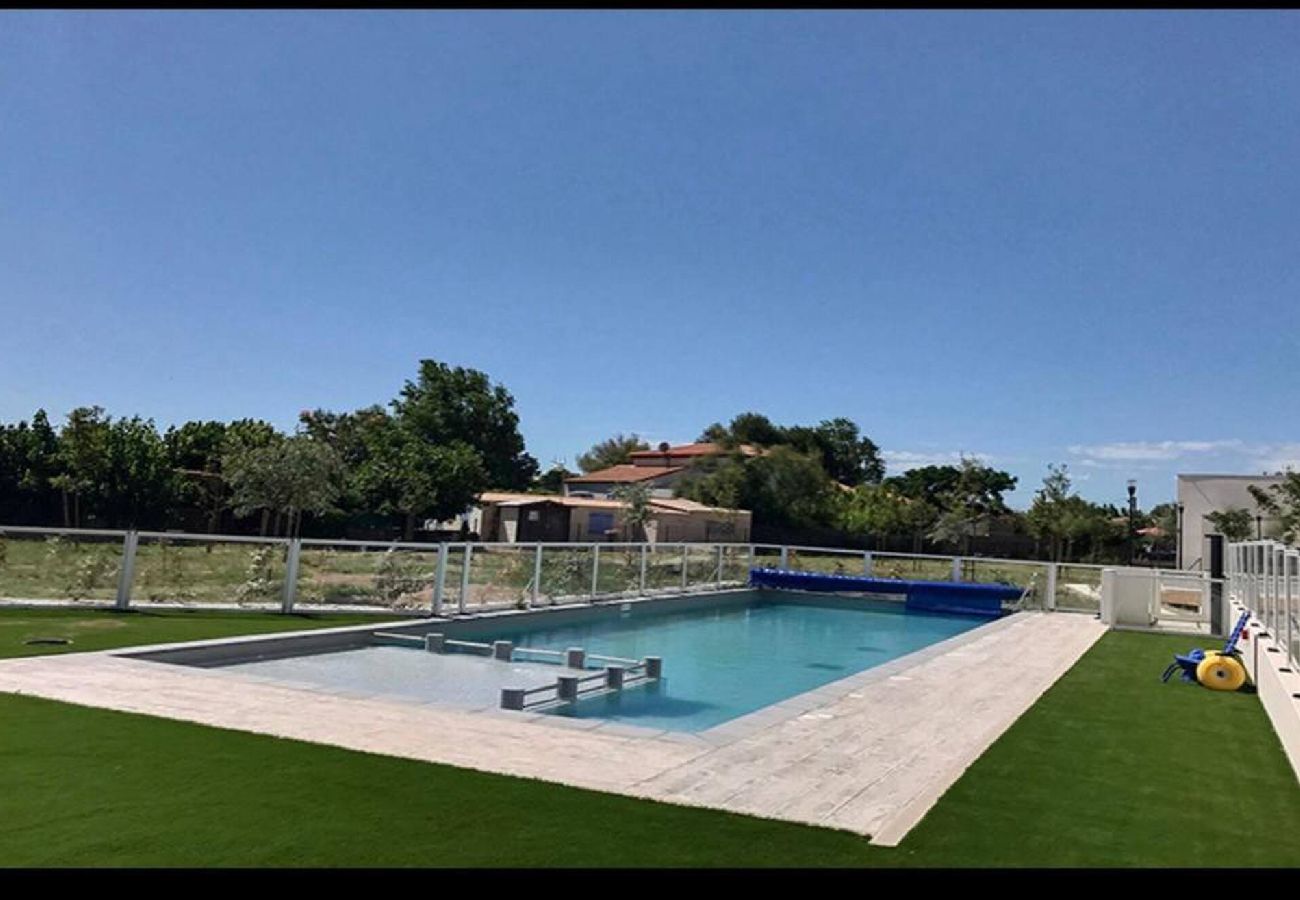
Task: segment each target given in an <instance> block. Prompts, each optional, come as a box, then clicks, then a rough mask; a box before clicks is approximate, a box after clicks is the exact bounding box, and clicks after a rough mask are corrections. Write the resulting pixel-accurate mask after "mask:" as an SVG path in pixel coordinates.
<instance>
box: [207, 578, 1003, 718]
mask: <svg viewBox="0 0 1300 900" xmlns="http://www.w3.org/2000/svg"><path fill="white" fill-rule="evenodd" d="M698 599H699V601H700V602H699V603H696V604H695V605H693V606H689V607H685V608H683V607H680V606H678V607H674V606H671V605H667V604H665V605H662V606H661V605H660V604H658V603H657V602H655V601H646V602H642V603H635V604H624V605H621V606H615V608H611V607H610V606H609V605H605V606H604V607H603V608H601V609H599V610H595V609H593V610H591V611H590V612H588V613H586V614H585V615H584V614H583V613H582V612H579V613H575V614H574V615H558V614H555V613H549V612H548V613H541V614H537V615H529V616H520V617H511V616H501V617H498V619H497V620H496V621H482V620H481V621H479V622H476V623H473V640H475V641H490V640H509V641H512V642H513V643H514V644H515V645H516V646H521V647H531V648H546V649H553V650H564V649H566V648H568V647H582V648H584V649H585V650H586V651H587V652H588V653H589V654H602V655H606V656H615V657H625V658H629V659H641V658H643V657H645V656H658V657H661V658H662V659H663V661H664V662H663V664H664V677H663V678H662V679H660V680H659V681H657V682H651V683H649V684H644V685H639V686H636V687H630V688H628V689H626V690H624V691H621V692H618V693H613V694H605V695H598V696H593V697H588V698H584V699H582V700H579V701H578V702H577V703H574V704H568V705H563V706H556V707H551V708H549V709H546V710H545V712H546V713H547V714H550V715H557V716H567V717H572V718H578V719H590V718H598V719H607V720H614V721H620V722H624V723H626V724H632V725H639V726H644V727H648V728H655V729H665V730H671V731H687V732H698V731H704V730H707V729H709V728H712V727H714V726H716V725H720V724H722V723H724V722H727V721H729V720H731V719H735V718H737V717H739V716H743V715H745V714H747V713H751V712H754V711H756V710H759V709H762V708H763V707H766V706H770V705H771V704H774V703H779V702H781V701H782V700H786V699H788V698H790V697H794V696H796V695H798V694H802V693H804V692H807V691H811V690H814V689H816V688H819V687H821V686H823V685H826V684H829V683H831V682H833V681H837V680H839V679H841V678H845V677H848V676H850V675H853V674H855V673H857V672H861V671H863V670H866V669H870V668H873V667H875V666H879V665H881V664H883V663H886V662H889V661H890V660H893V659H896V658H898V657H901V656H904V655H906V654H908V653H912V652H914V651H917V650H921V649H923V648H925V647H927V646H929V645H931V644H935V643H938V642H939V641H942V640H946V639H948V638H951V637H955V636H956V635H959V634H961V633H963V632H966V631H969V630H971V629H973V628H977V627H979V626H980V625H982V624H985V623H986V622H987V621H988V620H987V619H986V618H980V617H976V616H963V615H954V614H943V613H926V612H916V611H912V612H909V611H907V610H905V608H904V607H903V605H902V604H900V603H894V602H889V601H877V600H870V599H865V598H850V597H844V596H834V595H818V594H810V593H803V592H800V593H797V594H796V593H792V592H786V591H768V590H754V591H737V592H732V593H730V594H728V595H726V596H725V597H722V596H719V597H717V598H698ZM711 600H712V601H713V602H710V601H711ZM431 630H432V629H431ZM457 657H460V659H459V660H458V659H457ZM231 668H234V669H237V670H244V671H247V672H248V673H249V674H256V675H260V676H263V677H274V678H283V679H286V680H295V681H307V682H312V683H321V684H326V685H329V686H332V687H341V688H346V689H353V690H362V691H367V692H383V693H395V694H403V695H406V696H411V697H417V698H423V699H426V700H429V701H433V702H446V703H449V704H453V705H462V706H467V705H468V706H473V705H476V704H477V705H479V706H484V705H493V704H494V700H495V697H496V694H497V693H499V689H500V687H502V686H505V685H507V684H510V685H511V686H518V687H527V686H531V685H533V684H540V683H543V682H548V681H553V679H554V677H555V676H554V673H555V672H556V671H557V670H558V669H559V667H558V666H548V665H545V664H541V663H519V662H513V663H505V662H495V661H491V660H484V659H472V660H471V659H469V658H465V657H463V656H462V655H461V654H451V655H449V656H440V655H437V654H429V653H425V652H424V651H423V650H418V649H403V648H398V647H368V648H365V649H353V650H349V651H348V652H344V653H334V654H324V655H316V656H302V657H297V658H289V659H276V660H269V661H259V662H252V663H243V664H237V665H234V666H231Z"/></svg>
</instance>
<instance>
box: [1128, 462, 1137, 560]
mask: <svg viewBox="0 0 1300 900" xmlns="http://www.w3.org/2000/svg"><path fill="white" fill-rule="evenodd" d="M1137 493H1138V483H1137V481H1135V480H1134V479H1132V478H1130V479H1129V480H1128V564H1129V565H1130V566H1131V565H1133V559H1134V556H1135V553H1136V546H1135V545H1136V543H1137Z"/></svg>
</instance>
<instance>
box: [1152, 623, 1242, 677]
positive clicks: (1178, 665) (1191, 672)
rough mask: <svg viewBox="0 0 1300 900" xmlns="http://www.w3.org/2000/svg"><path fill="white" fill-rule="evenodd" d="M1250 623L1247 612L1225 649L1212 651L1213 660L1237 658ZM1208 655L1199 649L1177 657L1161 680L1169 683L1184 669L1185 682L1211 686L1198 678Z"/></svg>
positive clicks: (1233, 631) (1235, 628)
mask: <svg viewBox="0 0 1300 900" xmlns="http://www.w3.org/2000/svg"><path fill="white" fill-rule="evenodd" d="M1248 621H1250V610H1246V611H1244V612H1243V613H1242V614H1241V618H1239V619H1238V620H1237V624H1236V626H1235V627H1234V628H1233V629H1232V634H1230V635H1228V642H1227V643H1226V644H1224V645H1223V649H1222V650H1221V651H1219V652H1218V653H1214V652H1213V651H1211V659H1213V658H1214V657H1225V656H1226V657H1236V656H1237V641H1239V640H1240V639H1241V632H1242V631H1244V630H1245V628H1246V623H1247V622H1248ZM1206 655H1207V654H1206V652H1205V651H1204V650H1201V649H1199V648H1197V649H1195V650H1193V651H1191V652H1190V653H1188V654H1187V655H1185V656H1179V655H1175V656H1174V661H1173V662H1172V663H1170V664H1169V668H1167V669H1165V674H1164V675H1162V676H1160V680H1161V681H1168V680H1169V676H1170V675H1173V674H1174V673H1175V672H1177V671H1178V670H1179V669H1182V670H1183V672H1182V675H1183V681H1186V682H1187V683H1188V684H1198V683H1199V684H1206V686H1207V687H1209V686H1211V685H1209V684H1207V683H1206V681H1205V680H1204V679H1202V678H1200V677H1198V670H1199V669H1201V667H1202V664H1203V663H1204V662H1205V661H1206ZM1243 675H1244V672H1243ZM1234 680H1235V679H1234Z"/></svg>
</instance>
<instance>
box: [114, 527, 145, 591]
mask: <svg viewBox="0 0 1300 900" xmlns="http://www.w3.org/2000/svg"><path fill="white" fill-rule="evenodd" d="M139 543H140V534H139V532H137V531H136V530H135V529H134V528H132V529H131V530H130V531H128V532H127V533H126V537H124V538H122V567H121V569H119V570H118V573H117V597H116V598H115V599H114V601H113V605H114V606H116V607H117V608H118V609H130V608H131V582H132V581H134V580H135V551H136V547H137V546H138V545H139Z"/></svg>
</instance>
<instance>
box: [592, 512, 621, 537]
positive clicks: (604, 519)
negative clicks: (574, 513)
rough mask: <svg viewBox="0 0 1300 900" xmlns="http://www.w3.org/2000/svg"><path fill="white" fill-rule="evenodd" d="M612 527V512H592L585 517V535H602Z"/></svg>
mask: <svg viewBox="0 0 1300 900" xmlns="http://www.w3.org/2000/svg"><path fill="white" fill-rule="evenodd" d="M613 527H614V514H613V513H612V512H594V513H592V514H591V515H589V516H588V517H587V534H589V535H591V534H602V535H603V534H604V533H605V532H606V531H609V530H610V529H611V528H613Z"/></svg>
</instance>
